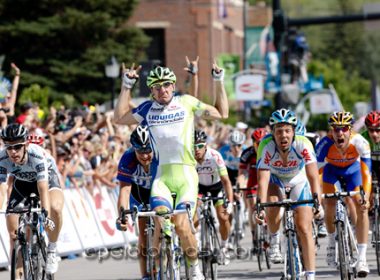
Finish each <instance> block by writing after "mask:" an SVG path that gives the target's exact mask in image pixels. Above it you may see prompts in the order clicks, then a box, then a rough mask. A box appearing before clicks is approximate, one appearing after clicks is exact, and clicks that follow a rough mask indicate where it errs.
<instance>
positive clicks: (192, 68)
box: [187, 63, 198, 75]
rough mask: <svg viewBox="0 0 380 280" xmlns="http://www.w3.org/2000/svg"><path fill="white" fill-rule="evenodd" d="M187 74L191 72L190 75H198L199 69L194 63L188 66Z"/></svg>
mask: <svg viewBox="0 0 380 280" xmlns="http://www.w3.org/2000/svg"><path fill="white" fill-rule="evenodd" d="M187 72H189V73H190V74H192V75H195V74H197V73H198V67H197V66H195V65H194V64H193V63H190V64H189V65H188V66H187Z"/></svg>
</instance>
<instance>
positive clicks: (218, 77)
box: [211, 69, 224, 82]
mask: <svg viewBox="0 0 380 280" xmlns="http://www.w3.org/2000/svg"><path fill="white" fill-rule="evenodd" d="M211 74H212V77H213V79H214V81H221V82H222V81H224V69H220V71H219V73H217V72H216V71H215V70H214V69H212V71H211Z"/></svg>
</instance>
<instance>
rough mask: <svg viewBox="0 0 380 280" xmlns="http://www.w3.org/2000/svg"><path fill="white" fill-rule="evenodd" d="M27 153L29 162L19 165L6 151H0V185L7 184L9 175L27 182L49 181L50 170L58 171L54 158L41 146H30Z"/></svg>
mask: <svg viewBox="0 0 380 280" xmlns="http://www.w3.org/2000/svg"><path fill="white" fill-rule="evenodd" d="M26 152H27V153H28V162H26V163H25V164H23V165H18V164H15V163H13V162H12V161H11V160H10V158H9V156H8V154H7V152H6V150H5V149H3V150H1V151H0V183H5V182H6V181H7V177H8V175H9V176H13V177H15V178H16V179H19V180H22V181H27V182H36V181H37V182H39V181H48V179H49V169H54V168H55V170H57V167H56V165H55V161H54V158H52V157H51V155H50V154H49V153H47V152H46V151H45V150H44V149H43V148H41V147H40V146H38V145H36V144H29V146H28V149H27V151H26ZM48 157H51V158H50V159H49V160H48ZM57 174H59V173H57Z"/></svg>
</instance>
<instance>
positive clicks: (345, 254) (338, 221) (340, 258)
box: [322, 190, 364, 279]
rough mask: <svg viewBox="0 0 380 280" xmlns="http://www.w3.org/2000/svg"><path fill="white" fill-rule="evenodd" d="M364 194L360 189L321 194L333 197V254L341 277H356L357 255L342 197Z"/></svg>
mask: <svg viewBox="0 0 380 280" xmlns="http://www.w3.org/2000/svg"><path fill="white" fill-rule="evenodd" d="M357 194H361V195H362V198H363V196H364V194H363V193H362V190H361V191H355V192H335V193H326V194H323V195H322V197H324V198H335V199H337V201H336V206H335V221H334V223H335V228H336V242H335V243H336V245H337V246H335V248H338V254H336V255H335V262H336V263H337V264H338V265H339V270H340V274H341V279H350V278H354V277H356V269H355V266H356V263H357V258H355V256H357V255H358V246H357V242H356V238H355V236H354V233H353V230H352V227H351V225H350V221H349V219H348V214H347V211H346V207H345V203H344V201H343V199H344V198H345V197H350V196H354V195H357Z"/></svg>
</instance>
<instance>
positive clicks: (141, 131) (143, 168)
mask: <svg viewBox="0 0 380 280" xmlns="http://www.w3.org/2000/svg"><path fill="white" fill-rule="evenodd" d="M130 142H131V145H132V148H130V149H128V150H127V151H126V152H125V153H124V154H123V156H122V157H121V159H120V161H119V168H118V174H117V180H119V182H120V192H119V199H118V202H117V206H118V207H117V209H120V207H123V208H124V209H133V207H135V206H136V207H137V208H138V209H140V210H141V209H142V208H143V207H147V205H148V204H149V199H150V188H151V173H150V164H151V162H152V158H153V151H152V147H151V145H150V139H149V131H148V128H147V127H146V126H144V125H139V126H137V127H136V128H135V130H134V131H133V132H132V134H131V137H130ZM116 227H117V229H119V230H122V231H126V230H128V220H126V221H125V223H123V222H122V220H121V218H120V217H119V218H118V219H117V220H116ZM138 227H139V233H140V234H139V236H138V250H139V251H138V252H139V262H140V271H141V275H142V280H149V279H150V276H149V274H148V271H147V248H146V244H147V240H146V235H145V227H146V219H143V218H140V219H139V220H138ZM157 236H158V235H157Z"/></svg>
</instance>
